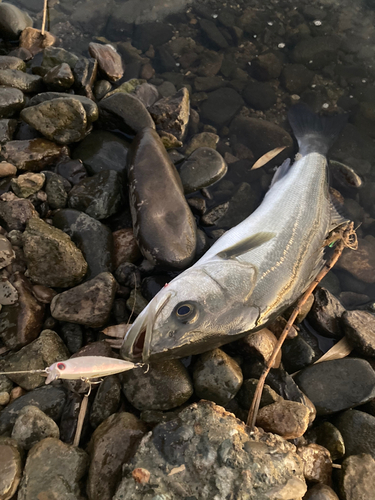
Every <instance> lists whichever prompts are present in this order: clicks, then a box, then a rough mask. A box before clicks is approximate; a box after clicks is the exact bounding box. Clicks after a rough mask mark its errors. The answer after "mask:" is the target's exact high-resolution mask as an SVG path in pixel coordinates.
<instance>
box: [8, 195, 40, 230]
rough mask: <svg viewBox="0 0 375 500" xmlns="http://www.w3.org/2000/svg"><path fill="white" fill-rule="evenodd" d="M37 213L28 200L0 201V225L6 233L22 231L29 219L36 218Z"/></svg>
mask: <svg viewBox="0 0 375 500" xmlns="http://www.w3.org/2000/svg"><path fill="white" fill-rule="evenodd" d="M37 215H38V214H37V212H36V211H35V209H34V205H33V204H32V203H31V201H30V200H23V199H19V198H16V199H14V200H9V201H2V200H0V224H1V225H2V226H3V227H4V228H5V229H6V230H7V231H13V230H17V231H23V230H24V229H25V227H26V223H27V221H28V220H29V219H30V218H31V217H37Z"/></svg>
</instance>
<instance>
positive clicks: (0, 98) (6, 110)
mask: <svg viewBox="0 0 375 500" xmlns="http://www.w3.org/2000/svg"><path fill="white" fill-rule="evenodd" d="M0 6H1V4H0ZM24 105H25V96H24V95H23V93H22V92H21V91H20V90H18V89H14V88H11V87H2V88H1V94H0V118H8V117H9V116H13V115H14V114H15V113H18V111H21V109H22V108H23V107H24Z"/></svg>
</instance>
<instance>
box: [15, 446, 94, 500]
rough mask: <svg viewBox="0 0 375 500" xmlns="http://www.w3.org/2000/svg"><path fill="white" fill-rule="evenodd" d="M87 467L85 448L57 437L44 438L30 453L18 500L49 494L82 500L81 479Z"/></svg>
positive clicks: (33, 498) (51, 496)
mask: <svg viewBox="0 0 375 500" xmlns="http://www.w3.org/2000/svg"><path fill="white" fill-rule="evenodd" d="M87 468H88V456H87V453H86V452H85V451H83V450H82V449H81V448H78V447H77V446H73V445H68V444H65V443H63V442H62V441H60V440H59V439H56V438H53V437H48V438H46V439H43V440H42V441H40V442H39V443H37V444H36V445H35V446H34V447H33V448H32V449H31V450H30V451H29V454H28V456H27V460H26V464H25V469H24V471H23V476H22V479H21V482H20V486H19V490H18V499H19V500H35V499H36V498H38V497H39V498H41V497H42V495H45V496H47V498H48V497H50V498H59V500H75V499H77V500H78V498H79V497H80V480H81V479H82V478H83V476H84V475H85V474H86V472H87Z"/></svg>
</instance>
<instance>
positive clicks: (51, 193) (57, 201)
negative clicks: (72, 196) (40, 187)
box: [44, 172, 68, 210]
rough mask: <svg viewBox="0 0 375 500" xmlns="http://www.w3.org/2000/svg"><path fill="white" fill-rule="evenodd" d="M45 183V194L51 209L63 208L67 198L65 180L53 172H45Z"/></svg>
mask: <svg viewBox="0 0 375 500" xmlns="http://www.w3.org/2000/svg"><path fill="white" fill-rule="evenodd" d="M46 178H47V180H46V185H45V188H44V191H45V193H46V195H47V203H48V205H49V206H50V207H51V208H52V209H53V210H57V209H58V208H64V207H65V205H66V202H67V199H68V193H67V192H66V189H65V183H66V180H65V178H64V177H62V176H61V175H58V174H55V173H54V172H46Z"/></svg>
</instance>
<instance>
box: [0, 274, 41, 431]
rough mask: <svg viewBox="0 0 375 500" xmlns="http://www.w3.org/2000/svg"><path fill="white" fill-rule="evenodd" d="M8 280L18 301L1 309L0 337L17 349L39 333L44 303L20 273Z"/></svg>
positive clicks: (10, 347)
mask: <svg viewBox="0 0 375 500" xmlns="http://www.w3.org/2000/svg"><path fill="white" fill-rule="evenodd" d="M9 281H10V283H11V285H13V287H14V288H15V289H16V291H17V294H18V301H17V302H16V303H15V304H13V305H6V306H3V308H2V309H1V312H0V337H1V339H2V341H3V343H4V344H5V346H6V347H7V348H8V349H19V348H20V347H23V346H24V345H27V344H29V343H30V342H32V341H33V340H35V339H36V337H37V336H38V335H39V333H40V331H41V329H42V324H43V317H44V305H43V304H40V303H39V302H38V301H37V300H36V299H35V297H34V295H33V294H32V287H31V284H30V282H29V281H28V280H27V279H26V278H25V277H24V276H23V275H22V274H20V273H14V274H13V275H12V276H11V278H10V280H9ZM0 434H1V432H0Z"/></svg>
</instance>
